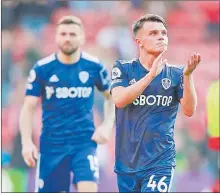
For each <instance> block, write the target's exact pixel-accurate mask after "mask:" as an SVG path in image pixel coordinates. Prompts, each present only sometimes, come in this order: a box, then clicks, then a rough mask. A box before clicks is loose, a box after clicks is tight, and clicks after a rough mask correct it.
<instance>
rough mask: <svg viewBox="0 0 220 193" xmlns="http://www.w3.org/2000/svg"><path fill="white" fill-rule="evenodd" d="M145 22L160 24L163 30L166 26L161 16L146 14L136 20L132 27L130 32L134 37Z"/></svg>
mask: <svg viewBox="0 0 220 193" xmlns="http://www.w3.org/2000/svg"><path fill="white" fill-rule="evenodd" d="M147 21H152V22H160V23H162V24H163V25H164V27H165V28H167V24H166V22H165V20H164V19H163V18H162V17H161V16H159V15H155V14H146V15H144V16H142V17H141V18H140V19H138V20H137V21H136V22H135V23H134V24H133V25H132V31H133V33H134V36H136V34H137V32H138V31H139V29H141V28H142V27H143V25H144V23H145V22H147Z"/></svg>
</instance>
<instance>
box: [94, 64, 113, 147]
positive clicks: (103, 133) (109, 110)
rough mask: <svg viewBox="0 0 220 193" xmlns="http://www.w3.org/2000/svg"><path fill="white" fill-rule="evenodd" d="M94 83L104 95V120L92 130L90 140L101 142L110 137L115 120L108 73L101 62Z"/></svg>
mask: <svg viewBox="0 0 220 193" xmlns="http://www.w3.org/2000/svg"><path fill="white" fill-rule="evenodd" d="M95 85H96V87H97V88H98V90H99V91H101V92H102V93H103V94H104V96H105V101H104V121H103V122H102V124H101V125H100V126H99V127H98V128H97V129H96V131H95V132H94V134H93V136H92V140H94V141H96V142H97V143H99V144H103V143H106V142H107V141H108V140H109V139H110V137H111V133H112V128H113V125H114V121H115V106H114V104H113V101H112V97H111V95H110V91H109V86H110V81H109V79H108V73H107V71H106V69H105V67H104V66H103V65H101V64H100V65H99V66H98V74H97V77H96V79H95Z"/></svg>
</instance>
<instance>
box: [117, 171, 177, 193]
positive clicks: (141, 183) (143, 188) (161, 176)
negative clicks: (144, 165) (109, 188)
mask: <svg viewBox="0 0 220 193" xmlns="http://www.w3.org/2000/svg"><path fill="white" fill-rule="evenodd" d="M173 173H174V168H173V167H166V168H162V167H161V168H154V169H150V170H145V171H141V172H137V173H117V182H118V189H119V192H169V191H170V188H171V183H172V178H173Z"/></svg>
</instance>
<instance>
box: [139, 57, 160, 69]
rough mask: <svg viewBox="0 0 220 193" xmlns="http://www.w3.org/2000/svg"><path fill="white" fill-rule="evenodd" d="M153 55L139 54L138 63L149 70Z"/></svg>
mask: <svg viewBox="0 0 220 193" xmlns="http://www.w3.org/2000/svg"><path fill="white" fill-rule="evenodd" d="M155 58H156V57H155V56H154V55H151V54H140V57H139V60H140V63H141V64H142V66H143V67H144V68H145V69H147V70H150V68H151V67H152V65H153V62H154V60H155Z"/></svg>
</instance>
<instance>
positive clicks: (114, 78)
mask: <svg viewBox="0 0 220 193" xmlns="http://www.w3.org/2000/svg"><path fill="white" fill-rule="evenodd" d="M117 86H123V87H127V86H128V81H127V79H126V76H125V72H124V69H123V67H122V66H121V64H120V63H119V62H116V64H115V65H114V67H113V68H112V72H111V86H110V90H112V89H113V88H115V87H117Z"/></svg>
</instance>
